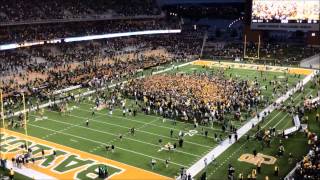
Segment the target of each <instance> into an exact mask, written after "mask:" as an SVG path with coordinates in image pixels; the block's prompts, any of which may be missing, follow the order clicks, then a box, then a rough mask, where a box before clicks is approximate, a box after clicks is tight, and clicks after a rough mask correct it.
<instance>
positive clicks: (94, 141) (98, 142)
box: [29, 124, 184, 167]
mask: <svg viewBox="0 0 320 180" xmlns="http://www.w3.org/2000/svg"><path fill="white" fill-rule="evenodd" d="M29 126H34V127H37V128H40V129H45V130H48V131H53V132H56V130H52V129H50V128H45V127H42V126H37V125H34V124H29ZM58 133H59V134H64V135H67V136H71V137H74V138H78V139H83V140H86V141H89V142H93V143H96V144H101V145H106V143H103V142H100V141H96V140H92V139H88V138H85V137H82V136H77V135H73V134H69V133H66V132H58ZM115 148H118V149H121V150H123V151H127V152H131V153H134V154H138V155H141V156H145V157H148V158H153V159H157V160H159V161H163V162H164V161H165V160H164V159H161V158H157V157H153V156H150V155H146V154H143V153H139V152H136V151H132V150H129V149H125V148H121V147H119V146H116V147H115ZM170 162H171V164H174V165H177V166H179V167H184V165H182V164H179V163H175V162H172V161H170Z"/></svg>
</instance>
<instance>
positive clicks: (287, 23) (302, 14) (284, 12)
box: [251, 0, 320, 31]
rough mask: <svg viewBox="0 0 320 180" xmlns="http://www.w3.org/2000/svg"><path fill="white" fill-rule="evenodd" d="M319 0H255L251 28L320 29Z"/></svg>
mask: <svg viewBox="0 0 320 180" xmlns="http://www.w3.org/2000/svg"><path fill="white" fill-rule="evenodd" d="M319 4H320V3H319V0H253V1H252V10H251V28H252V29H261V30H278V29H279V30H293V31H294V30H303V31H319V23H320V20H319V16H320V5H319Z"/></svg>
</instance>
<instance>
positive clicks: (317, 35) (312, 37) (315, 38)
mask: <svg viewBox="0 0 320 180" xmlns="http://www.w3.org/2000/svg"><path fill="white" fill-rule="evenodd" d="M307 44H308V45H309V46H317V47H320V31H316V32H308V33H307Z"/></svg>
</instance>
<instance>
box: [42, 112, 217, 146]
mask: <svg viewBox="0 0 320 180" xmlns="http://www.w3.org/2000/svg"><path fill="white" fill-rule="evenodd" d="M77 110H82V109H77ZM47 111H50V112H53V113H58V112H56V111H51V110H49V109H47ZM82 111H83V110H82ZM69 116H72V117H75V118H78V119H86V118H84V117H80V116H76V115H72V114H69ZM101 117H103V116H101ZM108 117H112V116H108ZM90 121H93V122H97V123H100V124H107V125H111V126H116V127H120V128H123V129H127V130H128V129H130V128H131V127H128V126H122V125H118V124H113V123H109V122H105V121H99V120H94V119H90ZM156 121H158V120H157V119H156V120H153V121H150V122H148V123H144V124H148V125H151V124H152V123H154V122H156ZM143 128H144V127H143ZM141 129H142V128H138V129H136V131H137V132H142V133H145V134H150V135H153V136H157V137H162V138H166V139H170V140H172V139H173V140H178V139H177V138H170V137H168V136H164V135H161V134H155V133H151V132H148V131H144V130H141ZM168 134H169V132H168ZM184 142H185V143H189V144H193V145H197V146H201V147H205V148H212V147H213V146H207V145H203V144H199V143H195V142H190V141H187V140H185V141H184ZM215 145H216V144H215Z"/></svg>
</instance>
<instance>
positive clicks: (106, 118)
mask: <svg viewBox="0 0 320 180" xmlns="http://www.w3.org/2000/svg"><path fill="white" fill-rule="evenodd" d="M217 70H218V69H217V68H213V69H208V68H203V67H201V66H193V65H188V66H185V67H182V68H179V69H176V70H172V71H168V72H166V73H177V72H178V73H181V72H183V73H194V72H197V73H199V72H213V73H214V72H216V71H217ZM225 76H226V77H228V78H229V77H233V78H237V79H239V80H241V79H248V80H254V79H255V78H256V79H257V80H258V81H259V82H260V85H261V86H264V85H266V84H268V83H269V81H270V80H275V79H277V80H282V81H284V80H285V78H286V77H288V84H289V86H290V87H292V86H293V85H295V84H296V82H298V81H299V80H301V79H302V78H303V76H300V77H298V76H294V75H288V74H284V73H279V72H265V73H263V76H265V77H266V79H267V80H266V81H263V76H261V75H260V73H258V72H257V71H256V70H244V69H232V68H231V69H227V70H225ZM283 84H284V82H283ZM306 89H307V88H306ZM261 91H262V94H263V95H264V96H265V97H266V96H268V97H270V100H274V99H275V98H276V97H273V96H272V88H269V89H268V90H265V89H263V88H261ZM279 92H284V88H281V89H280V90H279ZM315 92H316V90H315V89H311V88H310V90H306V93H308V94H314V93H315ZM91 96H92V98H90V99H95V94H93V95H91ZM302 96H303V95H302V94H301V93H300V94H299V93H297V94H295V96H294V102H295V103H300V102H301V97H302ZM128 101H129V102H130V100H128ZM69 107H72V109H73V110H72V111H71V112H70V113H69V114H68V113H66V114H61V113H59V112H57V111H52V110H50V109H48V108H45V110H44V116H45V117H47V119H44V120H36V119H37V118H38V113H36V112H33V113H30V114H29V121H28V135H29V136H33V137H37V138H41V139H44V140H47V141H51V142H55V143H58V144H61V145H65V146H69V147H72V148H75V149H79V150H81V151H85V152H88V153H92V154H96V155H99V156H102V157H105V158H108V159H112V160H115V161H119V162H122V163H125V164H129V165H132V166H135V167H139V168H142V169H145V170H148V171H153V172H155V173H158V174H162V175H165V176H168V177H175V176H177V175H178V173H179V170H180V168H181V167H186V168H188V167H190V166H191V165H192V164H193V163H195V162H196V161H197V160H199V159H200V158H201V157H202V156H204V155H205V154H206V153H208V152H209V151H210V150H211V149H212V148H214V147H215V146H216V145H217V144H218V142H216V141H215V140H214V138H213V135H214V133H216V134H218V135H220V134H222V136H223V137H224V138H225V137H226V136H227V135H228V132H223V131H222V130H221V126H220V125H219V124H213V125H211V126H199V127H197V128H196V129H194V127H193V125H192V124H190V123H185V122H177V124H176V125H173V121H172V120H170V119H163V118H162V117H159V116H156V115H145V114H144V113H143V112H138V114H137V116H136V117H133V116H128V115H127V116H125V117H124V116H122V111H121V110H120V108H119V107H118V108H117V109H116V110H115V111H114V113H113V114H112V115H109V113H108V110H105V109H104V110H101V111H97V112H96V113H95V115H94V116H92V115H91V112H92V110H91V109H92V107H94V101H93V100H89V98H86V100H85V101H83V102H81V103H80V104H78V103H76V102H70V103H69ZM263 108H264V107H263V106H261V107H259V109H263ZM242 113H243V115H244V114H246V112H242ZM312 115H313V114H312ZM250 118H251V117H250V116H249V115H248V119H250ZM87 119H89V126H88V127H87V126H86V125H85V121H86V120H87ZM248 119H246V120H248ZM227 120H228V123H230V124H232V125H234V126H235V127H237V128H238V127H240V126H241V125H242V124H243V123H245V122H246V120H244V121H243V122H239V121H235V120H233V115H231V114H230V115H228V116H227ZM291 125H292V124H291V118H290V117H289V116H288V115H287V114H286V113H285V112H281V111H274V112H273V113H272V114H271V115H269V116H268V118H267V119H266V120H265V122H264V123H263V124H262V125H261V126H262V127H270V126H272V127H275V128H276V129H278V130H282V129H284V128H287V127H290V126H291ZM133 127H134V128H135V129H136V133H135V135H134V136H133V135H131V134H130V132H129V129H130V128H133ZM9 129H11V128H9ZM171 129H172V130H173V131H174V136H173V137H170V130H171ZM11 130H14V131H18V132H21V133H24V130H23V129H21V128H20V129H19V128H15V129H11ZM190 130H196V131H197V133H196V134H191V135H186V136H185V138H184V145H183V147H182V148H180V147H178V148H177V150H175V151H174V152H168V151H166V150H160V149H161V147H163V145H164V144H166V143H168V142H170V143H171V144H173V143H175V142H176V143H177V144H178V133H179V131H184V132H189V131H190ZM204 130H208V132H209V133H208V134H209V137H208V138H206V137H205V136H204V134H203V131H204ZM253 133H254V130H252V131H250V134H251V135H253ZM120 135H122V136H123V139H122V140H120V138H119V136H120ZM159 139H162V144H159ZM290 139H291V138H290ZM290 139H289V140H288V141H285V145H286V148H287V149H290V148H293V147H294V146H296V145H297V144H300V145H301V144H305V143H306V141H305V137H304V135H303V134H297V135H295V136H294V138H292V139H294V141H293V140H292V141H291V140H290ZM242 141H244V140H240V142H239V143H237V144H235V145H233V146H231V148H230V149H228V150H227V151H226V152H224V153H223V154H222V155H221V156H220V157H218V158H217V161H216V164H215V165H210V166H209V167H208V169H207V174H208V176H209V177H210V178H209V179H225V178H226V174H227V168H226V167H227V165H228V164H229V163H232V164H233V165H234V166H235V167H236V169H237V170H238V169H240V168H241V169H243V172H244V173H247V172H249V171H250V170H251V169H250V168H251V167H252V166H251V165H250V164H245V163H240V162H237V158H238V157H239V155H241V154H242V153H244V152H250V153H251V152H252V150H253V149H254V148H256V149H259V144H258V143H256V142H255V141H249V142H242ZM277 141H278V140H277V139H275V140H274V142H275V143H272V148H270V149H265V150H264V151H263V152H264V153H266V154H274V152H276V151H277ZM106 145H115V149H116V151H115V153H110V152H107V151H106V150H105V146H106ZM305 152H306V148H300V149H298V150H297V151H295V152H294V153H296V154H294V156H295V158H296V159H300V157H301V156H302V155H304V154H305ZM151 159H155V160H157V165H156V167H155V169H151V165H150V161H151ZM166 159H169V167H168V168H166V167H165V163H164V162H165V160H166ZM278 162H279V165H284V164H286V163H287V162H285V160H283V161H282V160H281V159H280V160H279V161H278ZM293 165H294V164H290V165H289V166H286V167H284V168H283V169H281V171H280V172H281V175H284V174H285V173H287V172H288V171H289V170H290V168H292V166H293ZM243 167H247V168H243ZM272 168H273V167H263V169H265V171H264V172H265V173H266V174H268V173H270V171H271V170H272ZM237 172H238V171H237Z"/></svg>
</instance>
